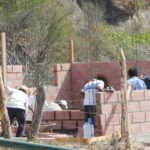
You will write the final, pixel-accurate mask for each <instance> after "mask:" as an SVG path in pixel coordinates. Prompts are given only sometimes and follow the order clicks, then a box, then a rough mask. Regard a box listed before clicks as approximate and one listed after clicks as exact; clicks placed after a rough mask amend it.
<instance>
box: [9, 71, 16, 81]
mask: <svg viewBox="0 0 150 150" xmlns="http://www.w3.org/2000/svg"><path fill="white" fill-rule="evenodd" d="M7 79H8V80H17V74H16V73H8V74H7Z"/></svg>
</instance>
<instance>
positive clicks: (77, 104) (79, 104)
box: [72, 100, 83, 109]
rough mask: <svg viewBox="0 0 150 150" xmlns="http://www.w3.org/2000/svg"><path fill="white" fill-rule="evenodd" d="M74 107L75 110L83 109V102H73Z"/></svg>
mask: <svg viewBox="0 0 150 150" xmlns="http://www.w3.org/2000/svg"><path fill="white" fill-rule="evenodd" d="M72 106H73V108H74V109H81V108H83V100H73V101H72Z"/></svg>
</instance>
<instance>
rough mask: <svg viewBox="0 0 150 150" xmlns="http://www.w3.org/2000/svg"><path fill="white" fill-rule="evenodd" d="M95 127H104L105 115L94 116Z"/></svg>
mask: <svg viewBox="0 0 150 150" xmlns="http://www.w3.org/2000/svg"><path fill="white" fill-rule="evenodd" d="M95 125H96V126H98V127H100V126H101V125H106V120H105V115H100V116H95Z"/></svg>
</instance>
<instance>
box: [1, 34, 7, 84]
mask: <svg viewBox="0 0 150 150" xmlns="http://www.w3.org/2000/svg"><path fill="white" fill-rule="evenodd" d="M6 69H7V61H6V35H5V33H4V32H3V33H2V76H3V82H4V86H6V84H7V70H6Z"/></svg>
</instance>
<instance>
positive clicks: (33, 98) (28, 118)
mask: <svg viewBox="0 0 150 150" xmlns="http://www.w3.org/2000/svg"><path fill="white" fill-rule="evenodd" d="M28 105H29V110H28V112H27V116H26V121H32V119H33V114H34V111H35V109H36V105H37V103H36V95H31V96H29V103H28ZM47 107H48V104H47V102H46V101H45V103H44V106H43V110H44V109H46V108H47ZM31 109H32V110H31Z"/></svg>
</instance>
